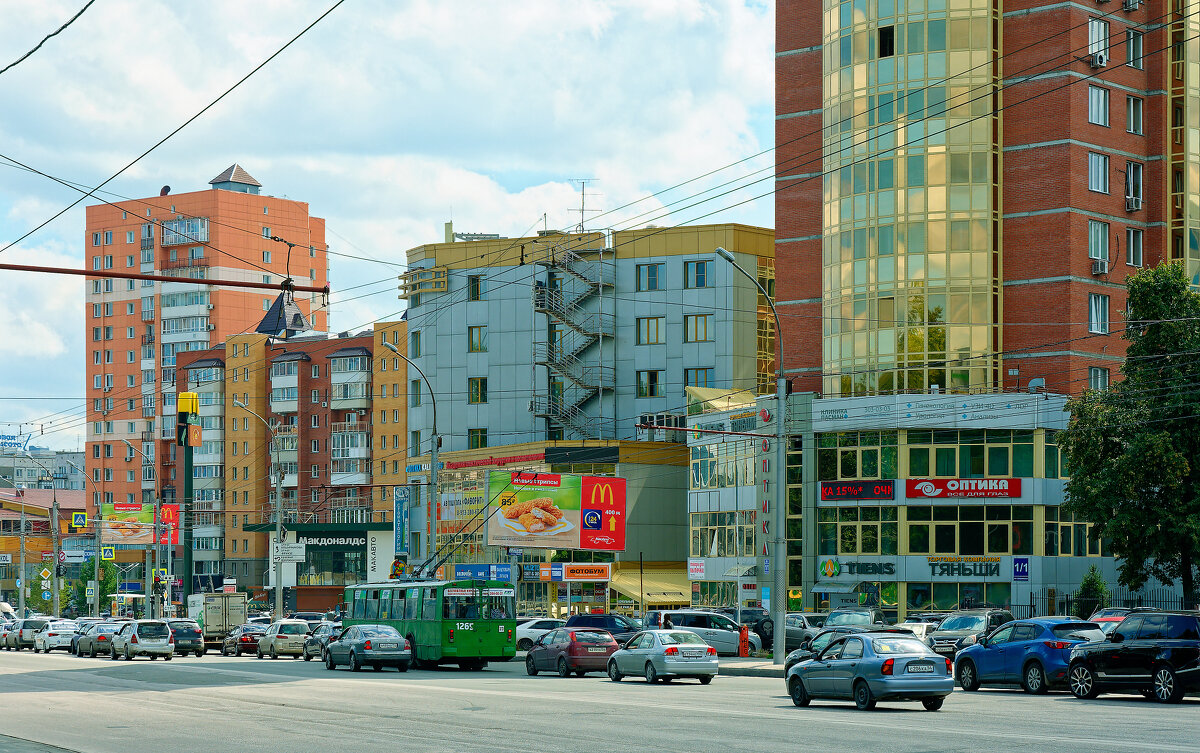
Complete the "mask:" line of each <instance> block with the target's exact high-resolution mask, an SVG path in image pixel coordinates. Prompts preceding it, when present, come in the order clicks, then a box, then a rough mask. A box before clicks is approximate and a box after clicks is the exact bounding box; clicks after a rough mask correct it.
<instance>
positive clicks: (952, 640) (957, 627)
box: [928, 609, 1013, 659]
mask: <svg viewBox="0 0 1200 753" xmlns="http://www.w3.org/2000/svg"><path fill="white" fill-rule="evenodd" d="M1012 621H1013V616H1012V612H1010V611H1008V610H1007V609H962V610H959V611H957V612H951V613H950V614H949V615H948V616H947V617H946V619H944V620H942V624H940V625H938V627H937V630H934V631H933V632H932V633H929V636H928V637H929V638H930V639H931V640H932V641H933V650H934V651H937V652H938V653H939V654H941V655H942V656H945V657H948V658H950V659H953V658H954V656H955V654H957V653H958V650H959V649H960V648H966V647H967V646H972V645H974V644H975V642H976V641H978V640H979V639H980V638H982V637H983V636H985V635H987V634H988V633H990V632H992V631H993V630H995V629H996V628H998V627H1000V626H1001V625H1003V624H1004V623H1006V622H1012Z"/></svg>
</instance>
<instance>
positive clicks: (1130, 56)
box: [1125, 29, 1142, 68]
mask: <svg viewBox="0 0 1200 753" xmlns="http://www.w3.org/2000/svg"><path fill="white" fill-rule="evenodd" d="M1125 54H1126V60H1125V65H1128V66H1129V67H1130V68H1141V67H1142V32H1140V31H1134V30H1133V29H1127V30H1126V31H1125Z"/></svg>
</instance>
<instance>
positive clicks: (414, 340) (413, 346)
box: [408, 332, 421, 358]
mask: <svg viewBox="0 0 1200 753" xmlns="http://www.w3.org/2000/svg"><path fill="white" fill-rule="evenodd" d="M408 355H409V356H411V357H412V358H420V357H421V333H420V332H410V333H409V335H408Z"/></svg>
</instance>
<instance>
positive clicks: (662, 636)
mask: <svg viewBox="0 0 1200 753" xmlns="http://www.w3.org/2000/svg"><path fill="white" fill-rule="evenodd" d="M658 639H659V640H660V641H662V643H663V645H664V646H673V645H675V644H677V643H686V644H688V645H692V646H705V645H708V644H706V643H705V642H704V639H703V638H701V637H700V636H698V635H696V634H695V633H685V632H682V631H680V632H678V633H659V634H658Z"/></svg>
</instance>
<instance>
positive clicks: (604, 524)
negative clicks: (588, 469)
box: [579, 476, 625, 552]
mask: <svg viewBox="0 0 1200 753" xmlns="http://www.w3.org/2000/svg"><path fill="white" fill-rule="evenodd" d="M582 482H583V483H582V486H581V488H580V493H579V521H580V525H579V548H580V549H599V550H604V551H611V552H623V551H625V479H623V478H613V477H609V476H584V477H583V478H582Z"/></svg>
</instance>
